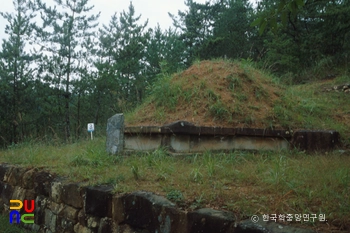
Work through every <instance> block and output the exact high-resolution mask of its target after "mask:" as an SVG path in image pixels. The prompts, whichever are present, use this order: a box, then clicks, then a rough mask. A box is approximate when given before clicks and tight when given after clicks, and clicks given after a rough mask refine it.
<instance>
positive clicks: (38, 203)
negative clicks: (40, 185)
mask: <svg viewBox="0 0 350 233" xmlns="http://www.w3.org/2000/svg"><path fill="white" fill-rule="evenodd" d="M47 204H48V200H47V198H45V197H44V196H37V197H36V199H35V209H34V222H35V223H36V224H38V225H43V224H45V209H46V206H47Z"/></svg>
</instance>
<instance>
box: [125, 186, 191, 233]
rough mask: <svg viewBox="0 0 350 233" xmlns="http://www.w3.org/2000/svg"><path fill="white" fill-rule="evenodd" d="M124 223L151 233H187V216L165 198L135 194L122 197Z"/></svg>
mask: <svg viewBox="0 0 350 233" xmlns="http://www.w3.org/2000/svg"><path fill="white" fill-rule="evenodd" d="M122 203H123V209H124V214H125V220H124V223H126V224H128V225H130V226H132V227H135V228H139V229H146V230H148V231H150V232H162V233H177V232H186V225H187V219H186V214H185V213H184V212H183V211H181V210H178V209H177V208H176V206H175V205H174V204H173V203H171V202H170V201H169V200H167V199H165V198H164V197H161V196H157V195H155V194H153V193H149V192H143V191H139V192H134V193H131V194H129V195H125V196H124V197H122Z"/></svg>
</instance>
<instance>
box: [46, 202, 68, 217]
mask: <svg viewBox="0 0 350 233" xmlns="http://www.w3.org/2000/svg"><path fill="white" fill-rule="evenodd" d="M47 208H48V209H50V210H51V211H52V213H54V214H55V215H58V214H59V213H61V211H62V210H63V208H64V205H63V204H58V203H56V202H53V201H48V203H47Z"/></svg>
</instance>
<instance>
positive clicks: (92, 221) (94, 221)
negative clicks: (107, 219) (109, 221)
mask: <svg viewBox="0 0 350 233" xmlns="http://www.w3.org/2000/svg"><path fill="white" fill-rule="evenodd" d="M99 225H100V218H98V217H94V216H89V217H87V227H88V228H93V229H97V228H98V226H99Z"/></svg>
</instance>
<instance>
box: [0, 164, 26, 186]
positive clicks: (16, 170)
mask: <svg viewBox="0 0 350 233" xmlns="http://www.w3.org/2000/svg"><path fill="white" fill-rule="evenodd" d="M27 170H28V168H23V167H11V168H10V169H9V170H8V171H7V173H6V174H5V177H4V181H5V182H7V183H8V184H10V185H12V186H20V185H21V184H22V177H23V174H24V173H25V172H26V171H27Z"/></svg>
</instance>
